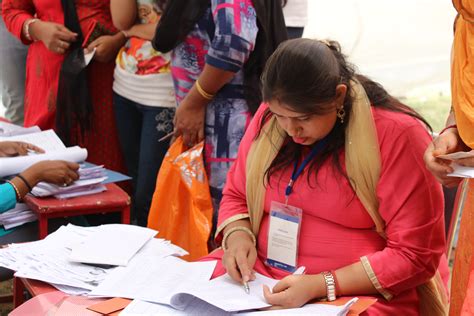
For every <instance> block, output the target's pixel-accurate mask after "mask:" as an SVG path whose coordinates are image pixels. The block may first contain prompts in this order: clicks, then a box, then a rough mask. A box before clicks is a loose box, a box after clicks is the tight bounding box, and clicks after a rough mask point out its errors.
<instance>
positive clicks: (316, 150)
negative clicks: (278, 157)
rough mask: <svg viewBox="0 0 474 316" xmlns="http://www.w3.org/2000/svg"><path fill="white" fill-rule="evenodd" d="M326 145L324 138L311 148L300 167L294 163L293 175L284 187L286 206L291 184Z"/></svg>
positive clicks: (291, 187)
mask: <svg viewBox="0 0 474 316" xmlns="http://www.w3.org/2000/svg"><path fill="white" fill-rule="evenodd" d="M326 143H327V137H324V138H323V139H321V140H320V141H318V142H317V143H316V145H314V146H313V148H312V149H311V152H310V153H309V155H308V156H307V157H306V158H305V159H304V160H303V162H302V163H301V165H300V166H299V167H298V161H295V167H294V169H293V173H292V174H291V179H290V182H288V185H287V186H286V190H285V201H286V204H288V198H289V196H290V194H291V192H292V191H293V184H294V183H295V181H296V179H298V177H299V176H300V175H301V173H303V170H304V168H306V166H307V165H308V164H309V163H310V162H311V160H313V159H314V157H316V155H317V154H319V153H320V152H321V150H322V149H323V148H324V147H325V146H326Z"/></svg>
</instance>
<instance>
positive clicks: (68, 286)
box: [0, 224, 215, 295]
mask: <svg viewBox="0 0 474 316" xmlns="http://www.w3.org/2000/svg"><path fill="white" fill-rule="evenodd" d="M123 226H128V225H123ZM101 229H102V226H99V227H79V226H74V225H71V224H69V225H67V226H61V227H60V228H59V229H58V230H57V231H55V232H54V233H52V234H49V235H48V236H47V237H46V238H45V239H43V240H39V241H34V242H28V243H20V244H12V245H9V246H8V247H6V248H2V249H0V266H1V267H5V268H8V269H11V270H14V271H17V272H16V275H17V276H21V277H25V278H28V279H36V280H41V281H44V282H48V283H50V284H51V285H53V286H54V287H56V288H57V289H59V290H60V291H63V292H65V293H68V294H71V295H83V294H86V293H89V292H90V291H91V290H93V289H95V288H96V287H97V286H98V285H99V284H101V283H102V282H104V281H105V280H106V279H107V278H108V275H109V274H110V273H112V272H113V271H114V270H116V269H121V267H120V268H109V269H107V268H103V267H97V266H93V265H87V264H82V263H77V262H71V261H70V260H69V256H70V254H71V249H72V248H74V246H75V245H77V244H81V243H82V242H84V241H85V240H87V239H88V238H90V236H92V235H93V234H94V233H95V232H97V231H99V230H101ZM122 239H124V240H125V239H127V236H122ZM183 254H186V252H185V251H184V250H183V249H181V248H179V247H178V246H175V245H173V244H171V243H170V241H167V240H164V239H155V238H153V239H152V240H150V241H149V242H147V243H146V244H145V246H144V247H143V248H142V249H140V250H139V251H138V253H137V254H136V255H135V256H134V257H133V258H132V260H131V261H130V262H131V263H132V262H137V267H138V268H141V269H143V265H141V262H145V264H154V263H156V260H157V258H163V257H166V256H172V255H173V256H180V255H183ZM148 258H151V259H150V260H151V261H145V260H148ZM152 260H155V261H152ZM147 262H148V263H147ZM211 265H212V264H211ZM214 266H215V263H214ZM146 267H147V266H146V265H145V268H146ZM161 268H163V267H160V266H158V268H157V269H156V271H154V272H153V273H155V277H158V278H159V277H160V274H163V271H165V270H160V269H161ZM165 268H167V267H165ZM213 269H214V267H213V266H212V268H209V270H210V272H208V273H209V275H206V277H207V279H209V277H210V275H211V273H212V271H213ZM190 271H191V273H195V271H194V270H193V269H191V270H190ZM147 277H148V276H147ZM185 277H187V275H185ZM192 280H194V279H192ZM147 281H148V280H147V279H146V278H144V279H143V280H142V282H145V283H146V282H147ZM170 282H172V280H171V281H170ZM164 290H165V291H166V290H167V289H164Z"/></svg>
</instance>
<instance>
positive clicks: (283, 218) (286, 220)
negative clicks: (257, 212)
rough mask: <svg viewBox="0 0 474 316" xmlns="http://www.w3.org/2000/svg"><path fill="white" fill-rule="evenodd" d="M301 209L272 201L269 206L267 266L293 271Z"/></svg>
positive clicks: (295, 262) (296, 254) (296, 263)
mask: <svg viewBox="0 0 474 316" xmlns="http://www.w3.org/2000/svg"><path fill="white" fill-rule="evenodd" d="M302 216H303V211H302V210H301V209H299V208H297V207H294V206H291V205H285V204H282V203H278V202H275V201H273V202H272V204H271V208H270V227H269V229H268V248H267V249H268V250H267V261H266V263H267V264H268V265H269V266H272V267H274V268H277V269H280V270H284V271H288V272H291V273H293V272H294V271H295V270H296V268H297V266H298V262H297V258H298V243H299V235H300V227H301V220H302Z"/></svg>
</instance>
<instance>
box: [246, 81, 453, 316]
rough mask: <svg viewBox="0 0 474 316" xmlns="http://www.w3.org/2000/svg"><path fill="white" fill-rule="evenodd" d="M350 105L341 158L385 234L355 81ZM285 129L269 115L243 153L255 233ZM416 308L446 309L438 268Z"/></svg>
mask: <svg viewBox="0 0 474 316" xmlns="http://www.w3.org/2000/svg"><path fill="white" fill-rule="evenodd" d="M351 88H352V89H351V90H352V93H353V95H352V97H353V100H354V102H353V106H352V112H351V115H350V121H349V124H348V127H347V129H346V143H345V148H344V149H345V159H346V171H347V175H348V177H349V179H351V185H352V188H353V189H354V191H355V192H356V194H357V197H358V198H359V200H360V201H361V203H362V204H363V205H364V207H365V209H366V210H367V212H368V213H369V215H370V216H371V218H372V220H373V221H374V223H375V227H376V230H377V232H378V233H379V234H380V235H381V236H382V237H383V238H386V236H385V232H384V229H385V223H384V221H383V219H382V217H381V216H380V213H379V211H378V207H379V204H378V200H377V195H376V188H377V183H378V180H379V177H380V170H381V165H382V163H381V157H380V148H379V144H378V139H377V130H376V128H375V122H374V119H373V116H372V112H371V109H370V101H369V99H368V97H367V95H366V93H365V90H364V88H363V87H362V85H361V84H360V83H359V82H356V81H354V82H353V83H352V85H351ZM285 137H286V133H285V132H284V131H283V129H282V128H281V127H280V126H279V124H278V122H277V121H276V119H275V118H274V117H273V118H271V119H270V121H269V122H267V123H266V124H265V126H263V128H262V130H261V133H260V135H259V137H258V138H257V139H256V140H255V141H254V142H253V144H252V146H251V148H250V151H249V154H248V156H247V165H246V178H247V182H246V198H247V207H248V211H249V217H250V223H251V227H252V231H253V233H254V234H255V235H256V236H257V235H258V231H259V229H260V223H261V220H262V217H263V208H264V199H265V191H266V184H267V183H266V179H265V171H266V170H267V169H268V167H269V166H270V164H271V162H272V161H273V159H274V158H275V157H276V155H277V154H278V151H279V150H280V147H281V146H282V144H283V141H284V139H285ZM361 262H362V264H363V266H364V269H365V270H366V272H367V275H368V276H369V278H370V280H371V281H372V283H373V285H374V287H375V288H376V289H377V290H378V291H379V292H380V293H381V294H382V295H383V296H384V297H385V298H386V299H387V300H390V299H391V298H392V295H391V294H390V293H388V292H387V291H386V290H385V289H383V288H382V286H381V285H380V283H379V281H378V280H377V277H376V276H375V274H374V272H373V270H372V268H371V267H370V263H369V261H368V260H367V258H365V257H362V258H361ZM417 290H418V295H419V297H420V311H421V315H423V316H442V315H446V312H447V301H448V299H447V295H446V292H445V291H444V288H443V285H442V281H441V277H440V275H439V272H437V273H436V275H435V277H433V278H432V279H431V280H430V281H428V282H427V283H425V284H422V285H420V286H419V287H418V288H417Z"/></svg>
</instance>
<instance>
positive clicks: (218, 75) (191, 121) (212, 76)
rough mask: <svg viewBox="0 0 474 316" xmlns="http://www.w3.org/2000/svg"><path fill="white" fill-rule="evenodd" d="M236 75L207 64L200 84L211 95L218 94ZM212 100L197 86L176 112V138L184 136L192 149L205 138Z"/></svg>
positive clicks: (185, 142)
mask: <svg viewBox="0 0 474 316" xmlns="http://www.w3.org/2000/svg"><path fill="white" fill-rule="evenodd" d="M234 75H235V74H234V73H233V72H231V71H225V70H222V69H219V68H217V67H214V66H211V65H208V64H206V65H205V66H204V69H203V71H202V73H201V75H200V76H199V79H198V81H199V83H200V85H201V86H202V88H203V90H204V91H206V92H207V93H209V94H212V95H214V94H216V93H217V91H219V90H220V89H221V88H222V87H223V86H224V85H225V84H226V83H227V82H229V81H230V80H231V79H232V78H233V77H234ZM210 101H211V100H208V99H206V98H204V97H203V96H202V95H201V94H200V93H199V92H198V90H197V88H196V84H194V86H193V87H192V89H191V90H190V91H189V92H188V94H187V95H186V97H185V98H184V100H183V101H181V104H180V106H179V107H178V109H177V110H176V115H175V130H176V136H179V135H182V136H183V141H184V144H185V145H187V146H188V147H192V146H194V145H195V144H197V143H198V142H200V141H201V140H202V139H203V138H204V117H205V113H206V107H207V105H208V103H209V102H210Z"/></svg>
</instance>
